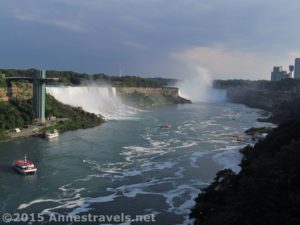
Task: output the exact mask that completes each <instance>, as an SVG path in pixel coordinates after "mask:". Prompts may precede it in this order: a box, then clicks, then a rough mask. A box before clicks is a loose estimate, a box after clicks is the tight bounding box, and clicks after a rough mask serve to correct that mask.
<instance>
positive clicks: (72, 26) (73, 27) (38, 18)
mask: <svg viewBox="0 0 300 225" xmlns="http://www.w3.org/2000/svg"><path fill="white" fill-rule="evenodd" d="M14 15H15V18H16V19H18V20H20V21H28V22H34V23H39V24H44V25H50V26H55V27H58V28H62V29H65V30H69V31H77V32H82V31H87V30H88V29H87V27H86V26H85V25H84V24H83V23H82V22H80V21H73V20H67V19H57V18H49V17H47V16H46V15H40V14H36V13H34V12H31V13H24V12H20V10H15V13H14Z"/></svg>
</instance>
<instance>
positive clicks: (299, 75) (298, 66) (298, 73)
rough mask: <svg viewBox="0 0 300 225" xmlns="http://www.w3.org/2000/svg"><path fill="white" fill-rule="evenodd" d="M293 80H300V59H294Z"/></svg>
mask: <svg viewBox="0 0 300 225" xmlns="http://www.w3.org/2000/svg"><path fill="white" fill-rule="evenodd" d="M294 78H295V79H300V58H296V59H295V71H294Z"/></svg>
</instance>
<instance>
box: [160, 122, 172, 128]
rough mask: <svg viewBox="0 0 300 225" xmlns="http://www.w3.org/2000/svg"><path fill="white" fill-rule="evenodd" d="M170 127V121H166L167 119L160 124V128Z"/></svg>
mask: <svg viewBox="0 0 300 225" xmlns="http://www.w3.org/2000/svg"><path fill="white" fill-rule="evenodd" d="M171 127H172V125H171V123H170V122H168V121H166V122H164V123H163V124H162V125H161V128H171Z"/></svg>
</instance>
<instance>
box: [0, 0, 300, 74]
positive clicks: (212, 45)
mask: <svg viewBox="0 0 300 225" xmlns="http://www.w3.org/2000/svg"><path fill="white" fill-rule="evenodd" d="M299 12H300V2H299V1H296V0H285V1H284V0H276V1H274V0H264V1H261V0H251V1H250V0H226V1H225V0H209V1H208V0H26V1H24V0H1V1H0V30H1V33H0V34H1V35H0V51H1V54H0V68H45V69H56V70H74V71H78V72H86V73H95V72H104V73H107V74H111V75H113V74H115V75H117V74H119V71H120V69H122V73H123V74H134V75H144V76H165V77H178V78H183V77H184V76H189V75H190V74H193V73H197V71H199V69H197V68H201V71H206V72H207V73H209V74H211V76H212V77H213V78H221V79H225V78H249V79H268V78H269V76H270V72H271V70H272V67H273V65H282V66H283V68H284V69H287V68H288V65H289V64H293V61H294V58H295V57H300V29H299V27H300V26H299V22H300V13H299ZM195 68H196V69H195Z"/></svg>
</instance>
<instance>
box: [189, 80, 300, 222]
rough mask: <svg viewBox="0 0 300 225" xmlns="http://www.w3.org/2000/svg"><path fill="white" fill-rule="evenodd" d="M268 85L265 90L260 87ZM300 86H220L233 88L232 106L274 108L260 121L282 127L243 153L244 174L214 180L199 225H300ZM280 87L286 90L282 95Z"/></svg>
mask: <svg viewBox="0 0 300 225" xmlns="http://www.w3.org/2000/svg"><path fill="white" fill-rule="evenodd" d="M262 83H263V84H264V87H265V88H264V89H263V90H262V89H260V88H258V87H257V85H261V84H262ZM298 83H299V82H298V81H289V80H287V81H280V82H273V83H272V82H270V83H267V82H257V83H254V82H250V81H241V80H239V81H224V82H221V83H219V84H222V85H223V86H222V87H223V88H224V87H225V89H227V96H228V98H229V100H230V101H231V102H235V103H241V104H246V105H248V106H251V107H255V108H261V109H264V110H268V111H270V112H272V115H271V116H270V117H269V118H267V119H262V120H260V121H271V122H275V123H277V124H280V125H279V126H278V127H277V128H275V129H272V130H269V129H267V131H268V133H269V134H268V136H267V137H266V138H265V139H264V140H260V141H258V142H257V143H256V144H255V145H254V146H253V147H251V146H247V147H245V148H243V149H242V150H241V153H242V154H243V159H242V162H241V164H240V166H241V171H240V172H239V173H238V174H235V173H234V172H233V171H232V170H230V169H225V170H222V171H219V172H218V173H217V175H216V177H215V179H214V181H213V182H212V183H211V184H210V185H209V186H208V187H206V188H204V189H202V190H201V191H200V193H199V195H198V197H197V198H196V199H195V201H196V204H195V206H194V207H193V208H192V210H191V213H190V217H191V218H192V219H194V225H199V224H201V225H206V224H207V225H219V224H224V225H265V224H289V225H296V224H299V223H300V216H299V215H300V213H299V207H298V206H299V204H300V201H299V198H298V196H299V195H300V182H299V180H300V167H299V161H300V151H299V148H300V119H299V118H300V111H299V105H300V104H299V102H300V101H299V95H298V94H297V93H298V92H299V88H295V87H296V86H297V85H298ZM278 85H279V86H278ZM295 85H296V86H295ZM277 86H278V87H280V88H278V90H277V91H276V90H275V88H274V87H277ZM291 87H294V88H291ZM288 89H289V90H288ZM292 92H293V93H292ZM271 93H272V94H271ZM262 131H266V130H264V129H262ZM248 132H250V133H251V132H256V130H255V129H252V130H251V129H249V130H248Z"/></svg>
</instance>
